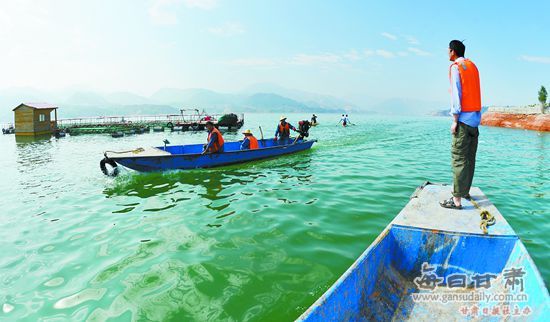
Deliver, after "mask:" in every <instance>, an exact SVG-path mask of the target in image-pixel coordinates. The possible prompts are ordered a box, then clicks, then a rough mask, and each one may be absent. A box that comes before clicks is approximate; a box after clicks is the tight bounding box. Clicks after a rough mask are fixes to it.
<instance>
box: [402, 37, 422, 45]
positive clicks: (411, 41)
mask: <svg viewBox="0 0 550 322" xmlns="http://www.w3.org/2000/svg"><path fill="white" fill-rule="evenodd" d="M404 37H405V39H406V40H407V42H408V43H409V45H420V42H419V41H418V39H416V38H415V37H413V36H404Z"/></svg>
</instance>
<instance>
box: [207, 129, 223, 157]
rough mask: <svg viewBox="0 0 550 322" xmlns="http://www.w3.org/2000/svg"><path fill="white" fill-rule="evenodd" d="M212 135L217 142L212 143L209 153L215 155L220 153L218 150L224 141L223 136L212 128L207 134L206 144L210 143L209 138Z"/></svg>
mask: <svg viewBox="0 0 550 322" xmlns="http://www.w3.org/2000/svg"><path fill="white" fill-rule="evenodd" d="M212 133H216V134H217V140H216V141H215V142H214V143H212V145H211V146H210V152H211V153H215V152H218V151H220V149H221V148H222V147H223V143H224V140H223V136H222V134H221V132H220V131H219V130H218V129H217V128H213V129H212V132H210V133H208V142H210V138H211V137H212Z"/></svg>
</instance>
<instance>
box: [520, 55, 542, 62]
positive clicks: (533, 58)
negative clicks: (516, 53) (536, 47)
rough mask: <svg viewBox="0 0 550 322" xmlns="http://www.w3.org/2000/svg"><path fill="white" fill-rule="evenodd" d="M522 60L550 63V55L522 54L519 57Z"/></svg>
mask: <svg viewBox="0 0 550 322" xmlns="http://www.w3.org/2000/svg"><path fill="white" fill-rule="evenodd" d="M519 58H520V59H521V60H524V61H528V62H531V63H539V64H550V56H528V55H522V56H520V57H519Z"/></svg>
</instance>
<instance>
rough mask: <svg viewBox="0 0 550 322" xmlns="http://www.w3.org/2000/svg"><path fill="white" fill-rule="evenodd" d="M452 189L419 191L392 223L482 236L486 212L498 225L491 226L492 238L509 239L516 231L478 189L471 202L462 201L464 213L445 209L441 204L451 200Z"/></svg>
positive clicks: (439, 187)
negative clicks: (482, 214) (482, 223)
mask: <svg viewBox="0 0 550 322" xmlns="http://www.w3.org/2000/svg"><path fill="white" fill-rule="evenodd" d="M451 191H452V187H451V186H448V185H435V184H427V185H424V186H422V189H417V191H415V193H414V194H413V196H412V198H411V200H410V202H409V203H408V204H407V205H406V206H405V208H403V210H401V212H400V213H399V215H398V216H397V217H396V218H395V220H393V221H392V223H391V224H395V225H400V226H409V227H417V228H423V229H432V230H433V229H435V230H441V231H449V232H454V233H471V234H481V233H483V232H482V230H481V229H480V228H479V225H480V223H481V218H480V213H481V211H482V210H487V211H489V213H491V214H492V215H493V216H494V217H495V219H496V223H495V224H494V225H493V226H489V227H488V231H489V234H490V235H501V236H510V235H514V236H515V232H514V230H513V229H512V227H510V225H509V224H508V222H506V219H504V217H503V216H502V214H501V213H500V211H498V209H497V208H496V207H495V205H493V203H492V202H491V201H490V200H489V198H487V196H486V195H484V194H483V192H481V190H480V189H479V188H477V187H472V189H471V190H470V195H471V197H472V200H471V201H470V200H466V199H462V207H463V209H462V210H456V209H446V208H443V207H441V206H440V205H439V202H440V201H443V200H446V199H449V198H450V197H451V196H452V194H451Z"/></svg>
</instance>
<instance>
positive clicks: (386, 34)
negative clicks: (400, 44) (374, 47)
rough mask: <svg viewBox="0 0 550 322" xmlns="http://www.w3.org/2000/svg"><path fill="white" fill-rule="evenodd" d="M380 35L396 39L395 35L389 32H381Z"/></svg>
mask: <svg viewBox="0 0 550 322" xmlns="http://www.w3.org/2000/svg"><path fill="white" fill-rule="evenodd" d="M381 35H382V36H384V37H386V38H388V39H390V40H397V36H396V35H392V34H390V33H389V32H383V33H381Z"/></svg>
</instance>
